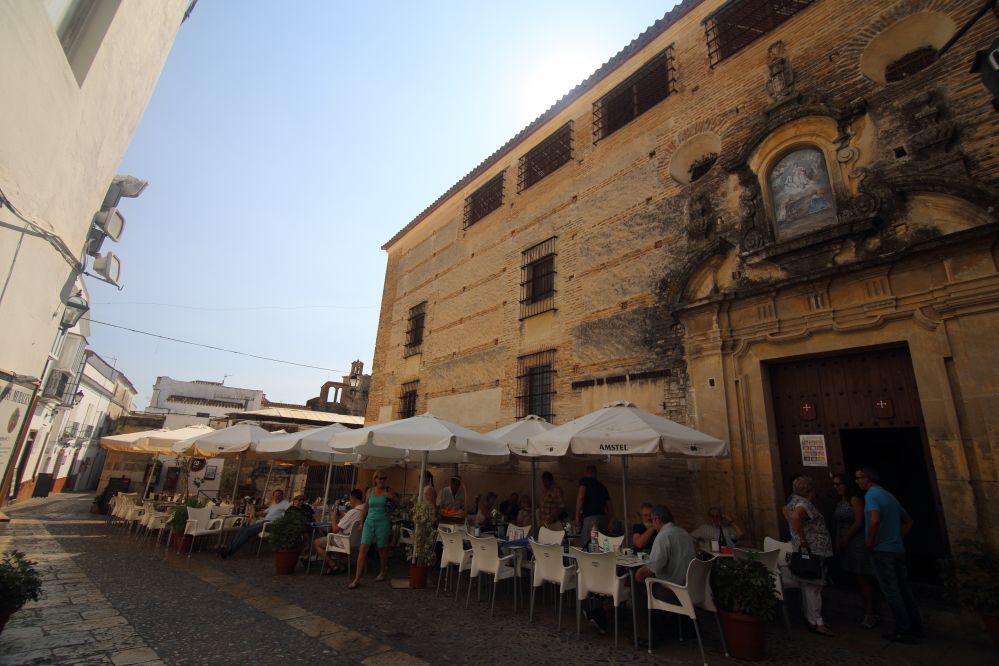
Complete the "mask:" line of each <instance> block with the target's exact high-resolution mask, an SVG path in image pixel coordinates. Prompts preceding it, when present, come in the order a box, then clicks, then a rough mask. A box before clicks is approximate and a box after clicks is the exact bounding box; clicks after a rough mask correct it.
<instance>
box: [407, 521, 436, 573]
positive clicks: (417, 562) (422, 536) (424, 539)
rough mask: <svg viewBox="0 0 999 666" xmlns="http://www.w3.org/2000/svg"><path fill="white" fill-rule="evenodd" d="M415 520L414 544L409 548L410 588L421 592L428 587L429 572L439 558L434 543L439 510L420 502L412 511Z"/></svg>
mask: <svg viewBox="0 0 999 666" xmlns="http://www.w3.org/2000/svg"><path fill="white" fill-rule="evenodd" d="M410 518H412V519H413V543H412V545H410V546H409V552H408V553H407V555H408V556H409V562H410V564H409V587H410V588H412V589H414V590H421V589H423V588H425V587H426V586H427V571H428V570H429V568H430V565H432V564H433V563H434V559H435V558H436V556H437V549H436V544H435V543H434V520H436V518H437V510H436V509H435V508H434V505H433V504H430V503H428V502H420V503H419V504H417V505H416V506H414V507H413V509H412V510H411V511H410Z"/></svg>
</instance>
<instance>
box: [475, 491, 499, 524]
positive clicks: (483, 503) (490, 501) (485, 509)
mask: <svg viewBox="0 0 999 666" xmlns="http://www.w3.org/2000/svg"><path fill="white" fill-rule="evenodd" d="M495 503H496V493H494V492H492V491H490V492H488V493H486V496H485V498H483V499H480V500H479V501H478V502H477V504H478V511H476V512H475V525H476V526H477V527H481V528H482V529H484V530H491V529H493V505H494V504H495Z"/></svg>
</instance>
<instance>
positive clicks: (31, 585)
mask: <svg viewBox="0 0 999 666" xmlns="http://www.w3.org/2000/svg"><path fill="white" fill-rule="evenodd" d="M35 564H37V562H32V561H31V560H29V559H28V558H27V557H26V556H25V554H24V553H22V552H20V551H17V550H8V551H7V552H6V553H4V554H3V559H0V632H2V631H3V628H4V625H5V624H7V620H9V619H10V616H11V615H13V614H14V613H15V612H17V611H18V610H20V609H21V606H23V605H24V604H25V602H27V601H38V592H39V591H40V590H41V589H42V579H41V577H40V576H39V575H38V572H37V571H36V570H35Z"/></svg>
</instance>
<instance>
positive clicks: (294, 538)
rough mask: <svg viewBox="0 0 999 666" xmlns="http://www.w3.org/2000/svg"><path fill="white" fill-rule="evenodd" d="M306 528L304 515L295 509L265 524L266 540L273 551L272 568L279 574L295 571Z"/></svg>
mask: <svg viewBox="0 0 999 666" xmlns="http://www.w3.org/2000/svg"><path fill="white" fill-rule="evenodd" d="M306 530H307V527H306V525H305V517H304V516H303V515H302V514H301V513H298V512H297V511H288V512H287V513H285V514H284V515H283V516H281V517H280V518H278V519H277V520H275V521H272V522H271V523H269V524H268V525H267V541H268V542H269V543H270V544H271V549H272V550H273V551H274V569H275V571H276V572H277V573H278V574H279V575H284V574H293V573H295V567H296V566H297V565H298V555H299V553H300V552H301V550H302V540H303V539H304V538H305V532H306Z"/></svg>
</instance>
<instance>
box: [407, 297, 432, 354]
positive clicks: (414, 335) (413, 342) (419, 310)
mask: <svg viewBox="0 0 999 666" xmlns="http://www.w3.org/2000/svg"><path fill="white" fill-rule="evenodd" d="M426 321H427V302H426V301H423V302H422V303H419V304H417V305H414V306H413V307H411V308H409V319H408V322H407V326H406V349H405V351H404V352H403V356H413V355H414V354H419V353H420V352H422V351H423V327H424V324H426Z"/></svg>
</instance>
